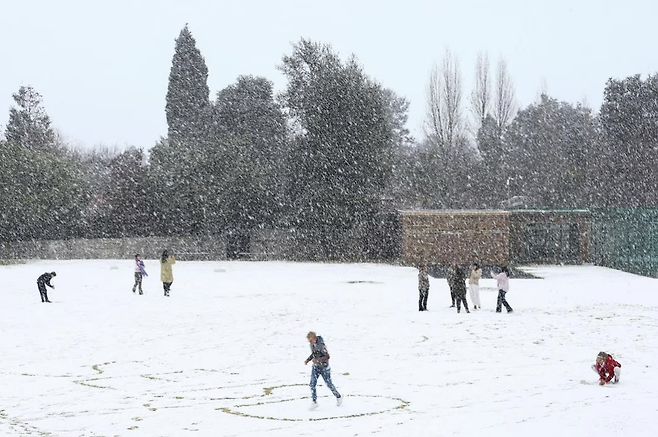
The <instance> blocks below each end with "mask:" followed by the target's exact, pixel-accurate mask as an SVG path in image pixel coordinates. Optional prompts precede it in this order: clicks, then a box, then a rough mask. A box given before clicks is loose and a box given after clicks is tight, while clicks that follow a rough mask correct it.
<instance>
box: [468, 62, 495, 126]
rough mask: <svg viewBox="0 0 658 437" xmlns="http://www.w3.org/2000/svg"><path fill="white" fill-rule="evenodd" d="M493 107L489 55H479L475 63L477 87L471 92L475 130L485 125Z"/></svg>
mask: <svg viewBox="0 0 658 437" xmlns="http://www.w3.org/2000/svg"><path fill="white" fill-rule="evenodd" d="M490 106H491V80H490V79H489V55H488V54H487V53H486V52H480V53H478V57H477V61H476V63H475V87H474V88H473V91H472V92H471V112H472V114H473V117H474V122H475V123H474V124H475V126H474V130H475V133H477V130H478V129H479V128H480V126H482V123H484V119H485V118H486V117H487V115H488V114H489V110H490Z"/></svg>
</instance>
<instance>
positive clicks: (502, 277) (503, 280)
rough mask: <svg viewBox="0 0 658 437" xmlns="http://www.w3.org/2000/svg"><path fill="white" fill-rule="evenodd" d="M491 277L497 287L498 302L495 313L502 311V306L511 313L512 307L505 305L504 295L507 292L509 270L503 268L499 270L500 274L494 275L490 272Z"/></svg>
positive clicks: (505, 267)
mask: <svg viewBox="0 0 658 437" xmlns="http://www.w3.org/2000/svg"><path fill="white" fill-rule="evenodd" d="M491 277H492V278H494V279H495V280H496V282H497V285H498V302H497V303H496V312H497V313H499V312H501V310H502V306H505V309H507V312H508V313H511V312H513V310H512V307H511V306H510V304H509V303H507V299H506V298H505V295H506V294H507V292H508V291H509V269H508V268H507V266H503V267H502V268H501V269H500V273H498V274H495V273H494V272H491Z"/></svg>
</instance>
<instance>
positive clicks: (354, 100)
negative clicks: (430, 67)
mask: <svg viewBox="0 0 658 437" xmlns="http://www.w3.org/2000/svg"><path fill="white" fill-rule="evenodd" d="M280 68H281V70H282V71H283V73H284V74H285V75H286V77H287V78H288V86H287V89H286V91H285V92H284V93H283V96H282V97H283V100H284V102H285V104H286V107H287V109H288V110H289V113H290V115H291V116H292V117H293V120H294V121H295V122H296V129H297V132H298V134H297V135H296V137H295V139H294V142H293V146H292V147H293V150H292V153H291V165H292V173H291V177H292V183H291V185H290V195H291V198H292V199H293V209H292V211H291V219H292V220H293V222H294V223H295V224H296V225H297V226H300V227H302V228H305V229H311V230H313V231H314V232H315V233H316V235H317V238H318V239H319V243H320V250H321V251H323V253H321V254H319V256H322V257H330V258H340V257H342V256H344V255H345V247H342V246H341V244H340V243H339V241H340V239H341V236H344V235H345V233H346V232H349V231H350V230H353V229H355V228H356V227H358V226H360V225H363V224H366V223H368V222H369V221H371V220H373V218H374V216H375V214H376V212H377V210H378V208H379V205H380V202H381V197H382V194H383V190H384V188H385V186H386V184H387V182H388V178H389V177H390V175H391V162H390V160H389V157H390V151H391V146H392V141H393V132H392V128H391V125H390V123H389V122H388V118H387V117H388V115H389V112H388V108H387V106H386V99H385V96H384V93H383V90H382V88H381V87H380V86H379V85H378V84H376V83H374V82H373V81H372V80H371V79H370V78H368V77H367V76H366V75H365V73H364V72H363V71H362V68H361V67H360V66H359V65H358V63H357V61H356V60H355V58H353V57H352V58H350V59H349V60H348V61H347V62H345V63H343V62H341V60H340V59H339V58H338V56H336V55H335V54H334V53H333V52H332V50H331V48H330V47H329V46H327V45H320V44H315V43H313V42H311V41H308V40H301V41H300V42H299V43H297V44H296V45H295V46H294V47H293V52H292V54H291V55H289V56H285V57H284V58H283V65H282V66H281V67H280Z"/></svg>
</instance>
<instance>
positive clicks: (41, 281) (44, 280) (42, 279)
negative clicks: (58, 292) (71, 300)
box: [37, 272, 57, 303]
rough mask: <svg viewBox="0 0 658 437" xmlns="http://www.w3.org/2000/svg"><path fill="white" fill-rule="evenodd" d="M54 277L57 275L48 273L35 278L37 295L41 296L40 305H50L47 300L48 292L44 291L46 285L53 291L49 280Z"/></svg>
mask: <svg viewBox="0 0 658 437" xmlns="http://www.w3.org/2000/svg"><path fill="white" fill-rule="evenodd" d="M55 276H57V273H55V272H50V273H44V274H43V275H41V276H39V277H38V278H37V287H38V288H39V294H40V295H41V303H51V302H50V300H48V291H46V285H47V286H49V287H50V288H52V289H54V288H55V286H54V285H52V284H51V283H50V280H51V279H52V278H54V277H55Z"/></svg>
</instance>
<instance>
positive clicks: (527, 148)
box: [503, 95, 595, 208]
mask: <svg viewBox="0 0 658 437" xmlns="http://www.w3.org/2000/svg"><path fill="white" fill-rule="evenodd" d="M594 135H595V124H594V121H593V118H592V116H591V113H590V111H589V109H588V108H585V107H583V106H581V105H576V106H574V105H571V104H569V103H566V102H559V101H557V100H556V99H553V98H550V97H549V96H546V95H542V96H541V101H540V102H539V103H537V104H533V105H530V106H528V107H527V108H526V109H524V110H522V111H520V112H519V113H518V115H517V117H516V119H515V120H514V121H513V122H512V124H511V125H510V127H509V128H508V129H507V134H506V137H505V142H506V143H507V144H508V147H507V149H508V150H509V154H508V156H506V157H505V161H506V164H507V166H506V168H507V169H508V171H507V172H506V173H504V174H503V176H504V177H505V178H506V185H507V188H508V193H507V194H508V197H510V196H513V195H525V196H528V197H530V198H532V199H533V200H534V202H535V204H537V206H542V207H548V208H556V207H557V208H566V207H577V206H582V205H586V204H587V202H588V200H589V197H588V192H587V191H588V184H587V176H588V175H587V168H588V166H587V162H588V160H589V159H590V157H591V154H590V153H588V152H589V151H590V150H591V147H592V142H593V140H594Z"/></svg>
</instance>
